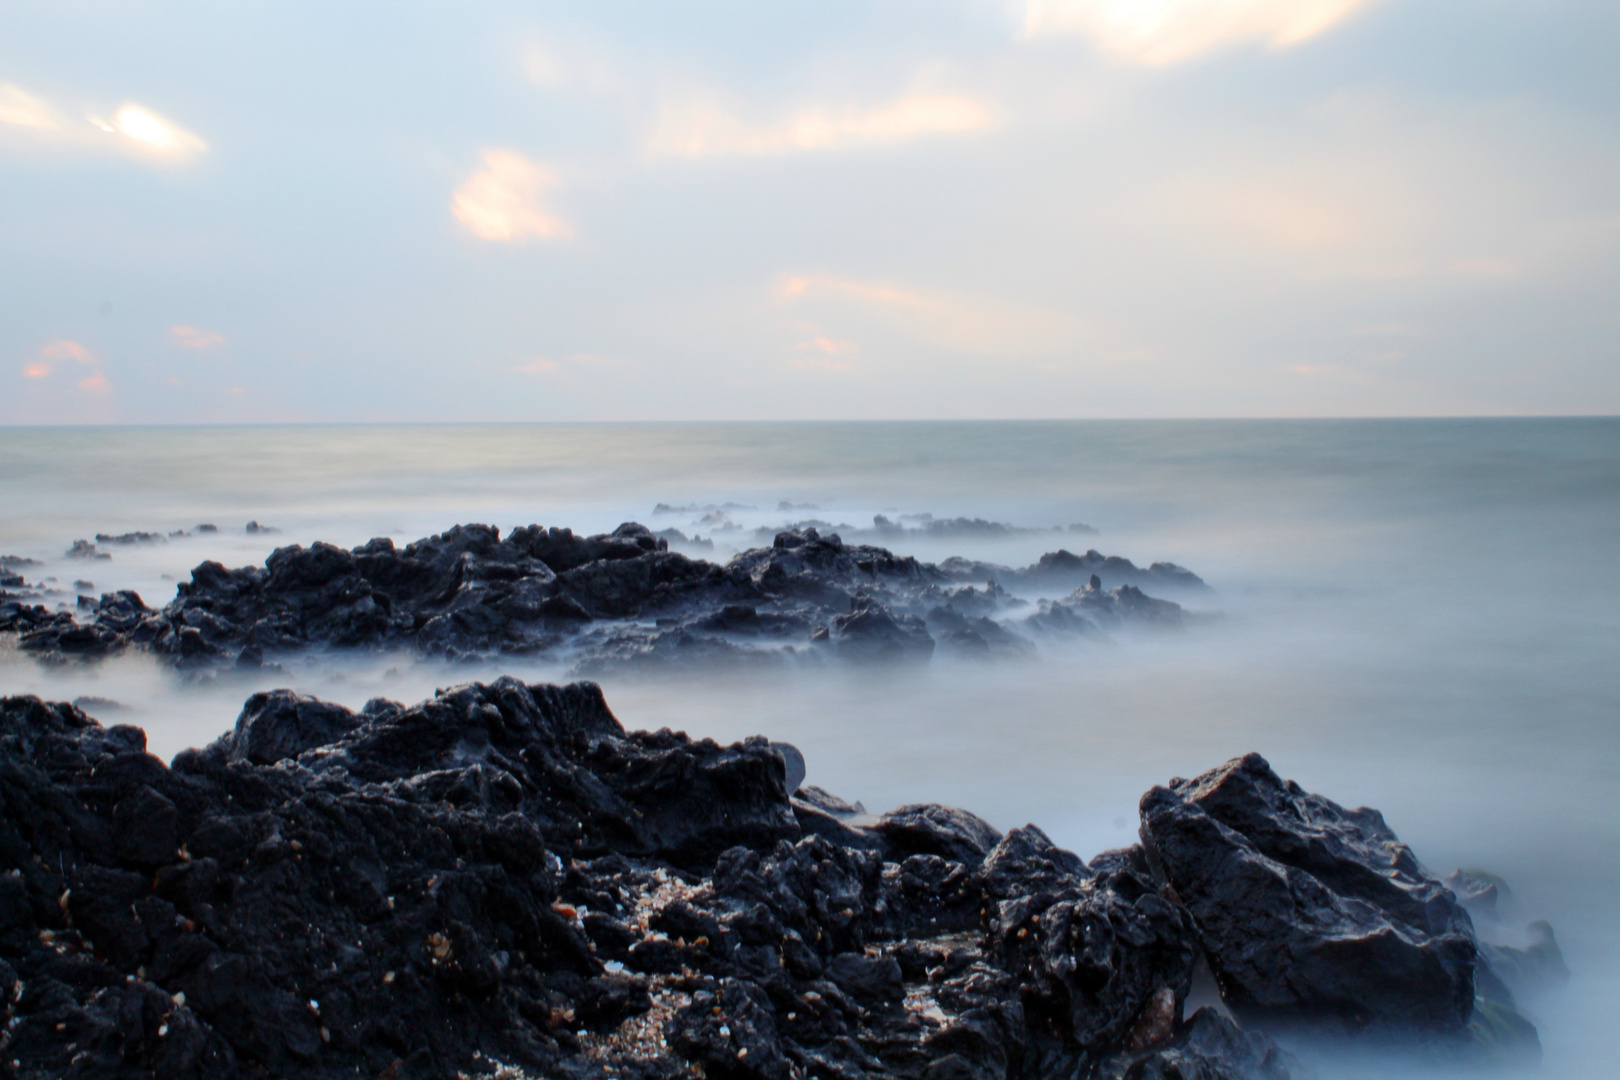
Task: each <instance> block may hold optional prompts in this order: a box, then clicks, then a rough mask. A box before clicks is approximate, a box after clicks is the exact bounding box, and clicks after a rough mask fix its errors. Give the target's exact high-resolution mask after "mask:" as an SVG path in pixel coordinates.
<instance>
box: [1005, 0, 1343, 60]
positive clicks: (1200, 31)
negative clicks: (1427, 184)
mask: <svg viewBox="0 0 1620 1080" xmlns="http://www.w3.org/2000/svg"><path fill="white" fill-rule="evenodd" d="M1368 2H1369V0H1028V4H1027V5H1026V6H1025V9H1024V33H1025V34H1026V35H1027V36H1030V37H1040V36H1043V35H1049V34H1081V35H1084V36H1087V37H1090V38H1092V39H1093V40H1095V41H1096V42H1097V43H1098V44H1099V45H1101V46H1102V47H1103V48H1104V49H1107V50H1108V51H1110V52H1113V53H1117V54H1119V55H1120V56H1123V57H1125V58H1127V59H1129V60H1133V61H1135V62H1136V63H1139V64H1146V65H1148V66H1150V67H1163V66H1166V65H1169V64H1175V63H1179V62H1180V61H1183V60H1187V59H1190V58H1192V57H1194V56H1197V55H1198V54H1200V53H1204V52H1208V51H1210V50H1212V49H1217V48H1221V47H1223V46H1227V45H1233V44H1237V43H1239V42H1245V41H1263V42H1265V43H1266V44H1267V45H1268V46H1270V47H1271V48H1274V49H1281V48H1286V47H1288V46H1290V45H1297V44H1299V43H1300V42H1302V41H1307V40H1309V39H1311V38H1313V37H1316V36H1317V35H1318V34H1321V33H1324V32H1325V31H1327V30H1330V29H1332V28H1333V27H1334V26H1337V25H1338V24H1339V23H1341V22H1343V21H1344V20H1345V19H1347V18H1348V17H1349V16H1350V15H1352V14H1354V13H1355V12H1356V11H1357V10H1359V9H1361V8H1363V7H1365V6H1367V4H1368Z"/></svg>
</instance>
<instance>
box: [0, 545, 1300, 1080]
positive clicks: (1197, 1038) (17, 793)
mask: <svg viewBox="0 0 1620 1080" xmlns="http://www.w3.org/2000/svg"><path fill="white" fill-rule="evenodd" d="M635 557H636V556H632V558H635ZM244 744H245V745H244ZM144 748H145V738H144V736H143V735H142V733H141V732H140V731H138V730H137V729H134V728H129V727H113V728H103V727H101V726H100V725H99V724H97V723H96V722H94V721H92V720H90V719H88V718H87V717H85V716H84V715H83V714H82V713H81V712H79V711H78V710H77V709H75V708H74V707H72V706H69V705H47V704H44V703H42V702H40V701H38V700H37V699H33V698H10V699H4V700H0V858H3V859H4V862H5V865H6V866H7V867H9V868H11V869H9V870H8V871H6V872H4V873H0V1002H3V1007H4V1009H5V1010H6V1012H5V1020H6V1027H5V1035H4V1037H3V1038H4V1041H5V1047H4V1053H5V1058H6V1060H7V1061H8V1062H9V1061H12V1060H15V1061H16V1062H17V1063H18V1064H17V1067H16V1069H15V1072H16V1074H17V1075H19V1076H24V1077H30V1078H33V1077H44V1076H58V1075H64V1076H84V1077H90V1076H107V1077H120V1078H122V1077H129V1078H135V1077H142V1078H145V1077H153V1078H155V1077H165V1078H167V1077H196V1078H199V1080H200V1078H203V1077H208V1078H224V1080H230V1078H234V1077H248V1076H260V1075H277V1076H297V1077H320V1078H332V1080H336V1078H338V1077H352V1076H354V1075H357V1074H358V1075H362V1076H388V1077H395V1078H405V1077H441V1076H451V1075H457V1074H458V1073H465V1074H467V1075H487V1074H489V1073H492V1072H495V1073H500V1070H502V1069H505V1070H506V1071H505V1072H504V1073H501V1075H507V1076H518V1075H528V1076H538V1075H545V1076H550V1077H565V1078H580V1080H583V1078H584V1077H587V1076H601V1075H603V1070H604V1069H606V1070H607V1071H609V1072H613V1073H616V1074H618V1075H620V1076H625V1075H628V1076H633V1077H641V1078H646V1080H653V1078H659V1080H675V1078H676V1077H680V1076H684V1075H688V1074H689V1073H690V1071H691V1070H692V1069H693V1068H694V1067H700V1068H701V1071H702V1073H703V1074H704V1075H707V1076H710V1077H734V1078H741V1077H756V1076H757V1077H761V1078H768V1080H791V1078H794V1077H800V1076H812V1075H813V1076H829V1077H851V1078H853V1077H858V1076H876V1075H887V1076H896V1077H906V1078H909V1080H948V1078H952V1077H963V1078H969V1077H971V1078H982V1080H1000V1078H1014V1077H1017V1078H1024V1077H1027V1078H1030V1080H1034V1078H1036V1077H1041V1076H1048V1075H1058V1074H1062V1075H1092V1076H1119V1077H1124V1076H1131V1077H1150V1076H1152V1077H1157V1076H1163V1077H1170V1076H1182V1077H1184V1078H1186V1077H1194V1076H1197V1077H1211V1078H1220V1080H1240V1078H1241V1080H1282V1078H1284V1077H1286V1076H1287V1075H1288V1074H1287V1072H1286V1067H1285V1065H1284V1063H1283V1059H1282V1058H1281V1057H1280V1055H1279V1054H1278V1053H1277V1052H1276V1051H1275V1048H1274V1047H1271V1046H1270V1044H1269V1043H1268V1042H1266V1041H1265V1040H1264V1039H1263V1037H1261V1036H1258V1035H1253V1034H1244V1033H1242V1032H1239V1031H1237V1030H1236V1029H1235V1028H1233V1027H1231V1025H1230V1024H1228V1023H1227V1022H1225V1021H1220V1020H1218V1019H1217V1018H1214V1017H1213V1016H1212V1015H1208V1014H1204V1013H1201V1014H1199V1015H1198V1016H1195V1017H1193V1018H1192V1020H1191V1021H1190V1022H1187V1023H1182V1022H1181V1021H1180V1012H1181V1004H1180V1003H1181V999H1182V998H1183V996H1184V995H1185V988H1186V985H1187V983H1188V981H1189V979H1190V972H1191V964H1192V956H1193V954H1194V952H1195V949H1196V939H1195V935H1194V929H1193V925H1192V918H1191V916H1190V915H1189V914H1188V913H1187V912H1186V910H1184V909H1183V908H1181V907H1180V906H1179V905H1178V904H1177V903H1176V902H1175V900H1174V898H1173V896H1171V895H1170V894H1169V893H1168V891H1167V890H1164V889H1162V888H1161V887H1160V886H1158V885H1157V884H1156V883H1155V882H1153V881H1152V880H1151V879H1150V877H1149V876H1148V874H1147V870H1146V864H1145V862H1143V860H1142V859H1140V858H1139V857H1134V856H1130V855H1128V854H1127V855H1126V856H1125V857H1122V858H1117V859H1113V860H1112V861H1102V860H1100V861H1099V865H1101V866H1102V869H1101V870H1100V871H1098V870H1094V868H1090V867H1087V866H1086V864H1085V863H1083V862H1081V861H1080V860H1079V859H1078V858H1076V857H1075V856H1073V855H1072V854H1069V853H1067V852H1063V851H1061V850H1060V849H1058V848H1056V847H1055V846H1053V845H1052V844H1051V842H1050V841H1049V840H1047V839H1046V837H1045V836H1044V835H1043V834H1041V833H1040V832H1039V830H1036V829H1034V828H1032V827H1029V828H1025V829H1019V830H1015V831H1014V832H1013V833H1011V834H1009V835H1008V836H1007V837H1005V838H998V837H997V836H996V834H995V833H994V830H992V829H990V828H989V826H987V825H985V824H984V823H983V822H981V821H979V820H978V819H976V818H973V817H972V816H971V815H967V814H963V813H962V812H960V811H950V810H947V809H945V808H942V807H911V808H904V809H902V810H901V811H898V812H896V813H895V814H891V815H887V816H886V817H885V818H884V819H883V821H885V822H887V825H886V826H885V827H884V828H883V829H882V830H880V831H881V832H882V833H883V835H884V839H882V840H877V841H876V843H877V846H875V847H874V846H869V845H868V846H862V845H846V844H841V843H838V842H836V841H835V840H833V839H830V838H829V837H828V836H826V835H821V834H816V835H802V834H801V830H800V828H799V825H798V822H797V820H796V819H795V804H792V803H790V801H789V795H788V791H787V783H788V781H789V768H790V765H792V766H793V773H794V774H795V775H802V773H801V772H799V769H798V768H797V765H796V763H794V762H790V760H789V759H790V758H793V757H794V756H795V755H793V754H790V753H788V752H787V751H788V750H789V749H790V748H786V747H784V746H782V745H781V744H775V745H773V744H771V743H769V742H767V741H766V740H764V739H760V738H755V739H750V740H747V741H745V742H743V743H739V744H735V745H733V746H729V747H722V746H718V745H716V744H714V743H712V742H708V741H696V742H694V741H693V740H691V739H688V738H687V737H685V736H683V735H677V734H674V733H671V732H668V731H663V732H658V733H644V732H641V733H627V732H625V731H624V730H623V729H622V728H621V727H620V726H619V724H618V722H617V721H616V720H615V719H614V717H613V716H612V714H611V713H610V712H608V710H607V708H606V706H605V704H604V703H603V701H602V698H601V695H600V692H599V691H598V690H597V689H596V688H595V687H594V686H591V685H588V684H577V685H574V686H564V687H558V686H540V685H536V686H527V685H524V684H522V683H519V682H516V681H514V680H510V679H503V680H500V681H498V682H496V683H493V684H490V685H487V686H486V685H476V684H470V685H467V686H462V687H457V688H454V689H452V690H449V691H445V692H441V693H440V694H439V695H438V696H436V697H435V698H433V699H432V700H430V701H426V702H423V703H421V704H419V705H416V706H413V707H411V708H404V707H402V706H399V705H398V704H396V703H393V702H387V701H383V700H381V699H379V700H377V701H373V702H371V703H368V705H367V707H366V708H365V709H364V710H362V712H360V713H359V714H351V713H349V712H347V710H342V709H340V708H338V707H336V706H331V705H326V704H325V703H321V702H317V701H314V700H313V699H309V698H300V697H298V696H296V695H292V694H290V693H288V692H285V691H280V692H276V693H272V694H265V695H257V696H255V697H254V698H253V699H251V700H250V701H249V702H248V704H247V707H246V708H244V710H243V719H242V721H241V722H240V723H239V725H238V730H237V731H236V732H234V733H232V734H231V735H229V736H227V737H225V738H222V739H220V740H219V741H217V742H216V743H215V744H213V745H212V746H210V747H209V748H207V749H205V750H200V751H187V752H185V753H182V754H181V755H179V756H178V757H177V758H176V759H175V762H174V764H173V767H172V768H166V767H165V766H164V765H163V764H162V763H161V762H159V761H157V760H156V759H155V758H152V757H150V756H149V755H147V754H146V753H145V749H144ZM802 794H803V795H804V796H805V798H804V799H802V800H800V801H799V803H798V804H797V805H798V806H802V807H806V808H812V809H815V810H816V812H817V813H821V814H824V815H826V816H827V817H828V818H829V819H831V820H848V821H852V822H853V821H858V820H864V818H863V817H862V815H861V811H860V809H859V807H858V806H852V805H850V804H846V803H843V802H841V801H840V800H837V799H835V798H833V797H832V796H829V795H826V793H824V792H819V791H818V790H815V789H804V790H803V792H802ZM846 828H848V829H849V830H850V832H851V833H852V834H855V833H861V832H863V831H864V830H862V829H861V827H860V826H859V825H854V824H852V825H848V826H846ZM873 839H874V840H875V837H874V838H873ZM998 840H999V842H998ZM891 845H895V846H891ZM918 847H928V848H930V849H931V850H929V851H927V852H926V853H916V854H907V851H909V850H913V849H916V848H918ZM987 853H988V855H987ZM975 866H977V867H978V869H977V870H974V869H973V867H975ZM1177 1069H1179V1070H1180V1072H1177V1071H1175V1070H1177ZM519 1070H521V1072H520V1071H519Z"/></svg>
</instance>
